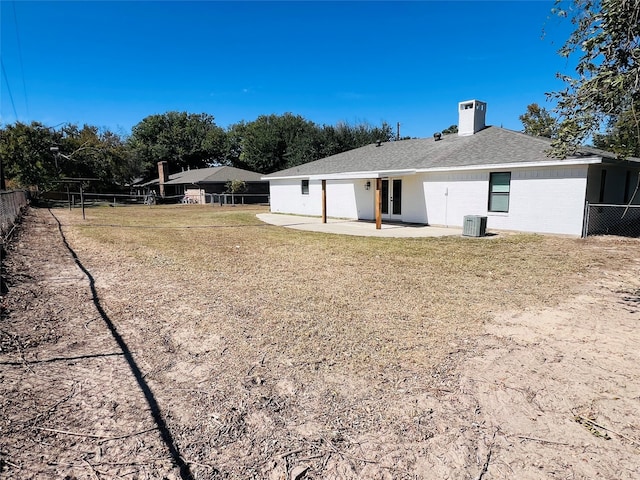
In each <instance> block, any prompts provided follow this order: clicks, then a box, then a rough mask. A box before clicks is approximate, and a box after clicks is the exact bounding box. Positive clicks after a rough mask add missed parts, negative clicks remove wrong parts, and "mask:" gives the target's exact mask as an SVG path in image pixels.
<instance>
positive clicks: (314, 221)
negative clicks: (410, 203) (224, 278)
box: [257, 213, 462, 238]
mask: <svg viewBox="0 0 640 480" xmlns="http://www.w3.org/2000/svg"><path fill="white" fill-rule="evenodd" d="M257 217H258V219H260V220H262V221H263V222H265V223H269V224H271V225H278V226H280V227H287V228H294V229H296V230H307V231H310V232H321V233H336V234H340V235H356V236H360V237H402V238H410V237H445V236H452V235H458V236H460V235H462V228H457V227H430V226H425V225H413V224H408V223H385V222H384V221H383V222H382V228H381V229H380V230H376V224H375V222H368V221H362V220H344V219H337V218H328V219H327V223H322V219H321V218H320V217H303V216H299V215H284V214H280V213H259V214H258V215H257Z"/></svg>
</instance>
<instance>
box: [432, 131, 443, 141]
mask: <svg viewBox="0 0 640 480" xmlns="http://www.w3.org/2000/svg"><path fill="white" fill-rule="evenodd" d="M440 139H442V134H441V133H440V132H436V133H434V134H433V140H434V141H435V142H437V141H438V140H440Z"/></svg>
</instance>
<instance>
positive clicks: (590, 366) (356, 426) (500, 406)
mask: <svg viewBox="0 0 640 480" xmlns="http://www.w3.org/2000/svg"><path fill="white" fill-rule="evenodd" d="M221 211H222V210H218V211H215V212H214V211H213V210H211V209H210V210H204V209H202V208H195V207H188V208H182V209H179V210H175V209H171V208H166V209H161V208H158V209H155V210H151V209H146V210H145V209H135V208H133V207H132V209H128V208H122V209H95V210H91V211H89V212H88V221H87V222H82V221H81V220H80V219H79V217H78V214H77V212H75V211H74V212H68V211H66V210H54V211H53V214H54V215H55V216H54V215H52V214H51V213H50V212H49V211H47V210H44V209H42V210H39V209H32V210H31V211H30V212H29V214H28V216H27V218H26V219H25V222H24V225H23V226H22V228H21V229H20V231H19V236H18V238H17V239H16V240H15V242H14V243H13V244H12V245H11V247H10V249H9V252H8V256H7V259H6V262H5V265H4V268H5V270H6V276H7V280H8V285H9V292H8V293H7V294H6V295H4V296H3V298H2V308H3V316H2V321H1V323H0V346H1V347H2V351H1V352H0V380H1V383H0V390H1V392H2V395H0V399H1V400H0V428H2V431H1V432H0V433H1V435H0V477H3V478H5V477H6V478H65V477H66V478H94V479H95V478H189V477H191V476H192V477H194V478H265V479H280V478H298V479H302V478H307V479H320V478H323V479H324V478H336V479H338V478H341V479H342V478H344V479H347V478H473V479H482V478H484V479H491V478H532V479H533V478H594V477H599V478H611V479H614V478H616V479H618V478H629V479H631V478H637V477H638V475H639V474H640V471H639V470H638V466H637V465H638V464H639V463H640V462H639V460H640V458H639V454H640V416H639V413H638V412H640V390H639V387H638V385H637V379H638V378H640V353H639V352H640V332H639V330H638V323H639V322H640V280H639V279H640V243H639V242H638V241H637V240H624V239H615V238H610V239H592V240H589V241H577V240H570V239H558V238H551V237H538V236H516V237H512V238H505V239H498V240H497V241H496V239H492V240H490V241H483V240H478V241H475V240H474V241H471V242H469V241H460V239H448V240H447V239H421V240H399V239H391V240H388V239H374V240H363V239H357V238H355V239H354V238H342V237H335V236H330V235H321V234H313V233H307V232H292V231H284V230H283V229H280V228H277V227H270V226H264V225H262V224H260V222H258V221H257V220H255V218H254V217H253V214H254V213H255V212H253V211H251V210H247V211H243V210H241V211H232V212H231V211H227V212H225V213H224V214H223V213H220V212H221ZM176 212H177V213H176ZM212 212H213V213H212ZM157 215H162V217H158V216H157ZM158 218H162V219H163V220H162V221H159V220H158ZM58 220H59V221H60V222H61V226H60V228H59V226H58ZM163 222H164V223H163ZM171 222H181V224H182V227H180V225H178V224H176V223H171ZM187 226H188V228H187ZM61 232H62V233H63V234H64V237H63V235H61ZM64 241H66V242H68V246H69V247H70V248H71V250H69V249H68V248H67V246H66V245H65V243H64ZM73 254H75V255H77V259H78V261H79V262H80V265H82V267H83V268H84V269H85V271H83V270H81V268H80V267H79V266H78V264H76V262H75V260H74V257H73ZM180 467H181V468H180Z"/></svg>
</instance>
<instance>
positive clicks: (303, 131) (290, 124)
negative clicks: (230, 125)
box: [239, 113, 318, 173]
mask: <svg viewBox="0 0 640 480" xmlns="http://www.w3.org/2000/svg"><path fill="white" fill-rule="evenodd" d="M316 133H317V127H316V126H315V124H314V123H313V122H310V121H307V120H305V119H304V118H302V117H301V116H299V115H293V114H292V113H285V114H284V115H261V116H259V117H258V118H257V119H256V120H254V121H253V122H250V123H247V124H246V125H244V129H243V132H242V148H241V149H242V151H241V153H240V156H239V160H240V162H241V163H242V164H243V165H246V166H247V167H248V168H249V169H250V170H253V171H256V172H260V173H272V172H275V171H277V170H282V169H284V168H288V167H292V166H295V165H299V164H301V163H306V162H309V161H311V160H316V159H317V158H318V157H317V148H316V143H317V142H316V141H315V139H316V137H317V135H316Z"/></svg>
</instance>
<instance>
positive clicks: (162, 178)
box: [158, 160, 169, 197]
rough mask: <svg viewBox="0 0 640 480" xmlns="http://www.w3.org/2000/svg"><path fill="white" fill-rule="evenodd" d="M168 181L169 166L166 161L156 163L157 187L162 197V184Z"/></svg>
mask: <svg viewBox="0 0 640 480" xmlns="http://www.w3.org/2000/svg"><path fill="white" fill-rule="evenodd" d="M168 181H169V164H168V163H167V161H166V160H165V161H162V162H158V185H160V196H161V197H164V184H165V183H166V182H168Z"/></svg>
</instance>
